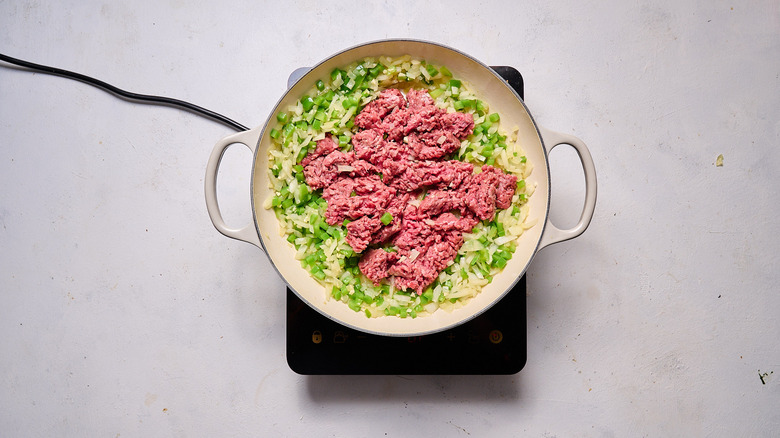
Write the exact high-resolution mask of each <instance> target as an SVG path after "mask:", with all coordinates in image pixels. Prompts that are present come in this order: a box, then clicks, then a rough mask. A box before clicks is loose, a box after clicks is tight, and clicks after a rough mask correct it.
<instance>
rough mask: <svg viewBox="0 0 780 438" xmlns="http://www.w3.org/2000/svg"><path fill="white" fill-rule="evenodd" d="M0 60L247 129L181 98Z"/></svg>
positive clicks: (27, 63)
mask: <svg viewBox="0 0 780 438" xmlns="http://www.w3.org/2000/svg"><path fill="white" fill-rule="evenodd" d="M0 60H1V61H5V62H7V63H9V64H15V65H18V66H20V67H24V68H28V69H31V70H35V71H39V72H41V73H48V74H51V75H55V76H62V77H66V78H69V79H74V80H77V81H81V82H84V83H87V84H89V85H92V86H95V87H97V88H100V89H102V90H104V91H108V92H109V93H112V94H114V95H116V96H119V97H121V98H124V99H127V100H130V101H133V102H140V103H149V104H157V105H168V106H174V107H178V108H182V109H185V110H187V111H191V112H193V113H195V114H198V115H201V116H205V117H208V118H210V119H213V120H216V121H218V122H221V123H224V124H225V125H228V126H230V127H231V128H233V129H235V130H237V131H248V130H249V128H247V127H246V126H244V125H242V124H240V123H238V122H235V121H233V120H231V119H229V118H227V117H225V116H223V115H221V114H217V113H215V112H214V111H211V110H208V109H206V108H202V107H199V106H198V105H194V104H192V103H189V102H185V101H183V100H178V99H172V98H170V97H163V96H152V95H148V94H138V93H132V92H130V91H125V90H122V89H121V88H117V87H115V86H113V85H111V84H107V83H105V82H103V81H101V80H98V79H95V78H91V77H89V76H85V75H83V74H81V73H75V72H72V71H68V70H63V69H60V68H56V67H49V66H46V65H40V64H35V63H32V62H28V61H23V60H21V59H16V58H12V57H10V56H7V55H3V54H2V53H0Z"/></svg>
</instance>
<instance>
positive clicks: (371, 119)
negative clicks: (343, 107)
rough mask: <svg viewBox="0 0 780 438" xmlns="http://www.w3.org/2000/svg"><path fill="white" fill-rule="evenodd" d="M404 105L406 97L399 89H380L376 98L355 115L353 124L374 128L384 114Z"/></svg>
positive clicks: (364, 127)
mask: <svg viewBox="0 0 780 438" xmlns="http://www.w3.org/2000/svg"><path fill="white" fill-rule="evenodd" d="M405 107H406V99H405V98H404V95H403V93H401V90H397V89H395V88H388V89H386V90H382V91H381V92H380V93H379V96H377V98H376V99H374V100H372V101H371V102H369V104H368V105H366V106H365V107H364V108H363V110H362V111H360V114H358V115H357V116H355V125H357V126H358V127H360V128H363V129H370V128H376V127H378V125H379V124H380V123H381V121H382V119H383V118H384V117H385V116H386V115H388V114H390V113H391V112H392V111H393V110H396V109H400V108H405Z"/></svg>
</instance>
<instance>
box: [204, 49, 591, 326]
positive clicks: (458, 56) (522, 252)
mask: <svg viewBox="0 0 780 438" xmlns="http://www.w3.org/2000/svg"><path fill="white" fill-rule="evenodd" d="M403 55H411V56H412V57H419V58H422V59H425V60H426V61H427V62H429V63H432V64H436V65H444V66H446V67H447V68H448V69H450V70H451V71H452V73H453V75H454V76H455V77H457V78H459V79H461V80H463V81H465V82H468V83H469V84H470V85H471V87H472V88H473V89H474V91H475V92H476V94H477V95H478V96H479V97H480V98H481V99H482V100H483V101H485V102H487V103H488V104H489V106H490V109H491V112H493V111H495V112H498V113H499V114H501V124H502V126H504V127H505V128H507V129H511V128H512V127H514V126H517V127H518V128H519V132H518V140H517V141H518V143H519V144H520V146H521V147H522V148H523V150H524V151H525V154H526V156H527V157H528V160H529V161H530V162H531V163H532V164H533V166H534V167H533V173H532V174H531V176H530V177H529V178H526V183H527V184H534V185H535V186H536V189H535V191H534V194H533V195H532V196H531V197H530V198H529V204H530V212H529V217H528V220H529V221H533V220H536V221H537V223H536V225H535V226H534V227H532V228H530V229H529V230H526V231H525V232H524V233H523V235H522V236H520V238H518V240H517V249H516V251H515V253H514V255H513V257H512V259H511V260H510V261H509V263H508V264H507V266H506V267H505V268H504V270H503V271H502V272H501V273H500V274H498V275H496V276H495V277H494V278H493V281H492V282H491V283H490V284H488V285H487V286H485V287H484V288H483V290H482V292H481V293H480V294H478V295H477V296H476V297H474V298H472V299H471V300H470V301H469V302H468V303H467V304H466V305H465V306H464V307H462V308H460V309H456V310H454V311H452V312H446V311H443V310H438V311H436V312H434V313H433V314H432V315H429V316H424V317H418V318H414V319H412V318H403V319H402V318H398V317H394V316H387V317H379V318H367V317H366V316H365V315H364V314H363V312H355V311H353V310H351V309H350V308H349V307H348V306H347V305H346V304H344V303H342V302H339V301H335V300H327V299H326V291H325V288H324V287H323V286H321V285H320V284H319V283H317V281H316V280H315V279H314V278H313V277H312V276H311V275H310V274H309V272H308V271H306V270H305V269H304V268H302V267H301V265H300V263H299V262H298V261H297V260H295V250H294V249H293V248H292V246H291V245H290V244H289V243H288V242H287V241H286V240H285V237H284V236H281V235H280V234H279V225H278V221H277V219H276V217H275V215H274V212H273V210H266V209H264V208H263V202H264V201H265V199H266V198H267V197H272V196H274V193H273V191H272V190H271V189H270V188H269V183H268V170H269V168H268V150H269V148H270V147H271V139H270V136H269V131H270V128H271V126H272V123H273V122H272V121H273V118H274V117H275V115H276V113H277V112H279V111H280V110H281V109H282V108H287V106H288V105H291V104H294V103H295V102H296V101H297V100H298V99H300V98H301V96H302V95H303V94H304V93H305V92H306V91H307V90H309V89H310V88H311V86H312V85H313V84H314V83H315V82H316V81H317V80H318V79H321V78H325V77H327V76H328V75H329V74H330V72H331V71H332V70H333V69H334V68H336V67H344V66H346V65H348V64H350V63H352V62H354V61H358V60H361V59H363V58H365V57H379V56H392V57H396V56H403ZM233 144H243V145H244V146H246V147H248V148H249V149H250V150H251V151H252V152H253V154H254V163H253V167H252V178H251V198H252V199H251V203H252V210H253V217H254V222H253V223H251V224H248V225H246V226H245V227H243V228H239V229H233V228H228V227H227V226H226V224H225V222H224V220H223V219H222V215H221V213H220V210H219V205H218V203H217V190H216V179H217V172H218V170H219V164H220V160H221V159H222V156H223V154H224V152H225V150H226V149H227V148H228V147H230V146H231V145H233ZM560 144H568V145H571V146H572V147H574V149H575V150H576V151H577V153H578V154H579V157H580V160H581V162H582V167H583V170H584V174H585V203H584V207H583V210H582V214H581V217H580V220H579V222H578V223H577V225H575V226H574V227H573V228H571V229H568V230H562V229H559V228H557V227H555V226H554V225H553V224H552V223H551V222H550V221H549V218H548V214H549V203H550V169H549V163H548V154H549V153H550V151H551V150H552V149H553V148H554V147H556V146H558V145H560ZM205 186H206V206H207V209H208V213H209V216H210V217H211V221H212V222H213V224H214V226H215V227H216V228H217V230H218V231H219V232H220V233H222V234H224V235H225V236H227V237H230V238H234V239H238V240H242V241H245V242H248V243H251V244H253V245H256V246H257V247H259V248H261V249H263V250H264V251H265V252H266V254H267V255H268V258H269V259H270V261H271V263H272V264H273V266H274V267H275V268H276V270H277V271H278V272H279V275H281V276H282V278H283V279H284V281H285V282H286V283H287V284H288V285H289V287H290V288H291V289H292V290H293V291H294V292H295V293H296V294H297V295H298V296H299V297H300V298H301V299H302V300H303V301H304V302H306V303H307V304H308V305H310V306H311V307H313V308H314V309H316V310H317V311H318V312H320V313H322V314H323V315H325V316H327V317H329V318H331V319H334V320H336V321H337V322H339V323H341V324H343V325H345V326H348V327H352V328H354V329H357V330H360V331H364V332H368V333H373V334H379V335H387V336H417V335H425V334H430V333H435V332H439V331H443V330H446V329H448V328H451V327H453V326H456V325H459V324H462V323H464V322H466V321H469V320H471V319H472V318H474V317H476V316H477V315H479V314H481V313H482V312H484V311H485V310H487V309H488V308H489V307H490V306H492V305H493V304H495V303H496V302H498V301H499V300H500V299H501V298H502V297H503V296H504V295H505V294H506V293H507V292H508V291H509V290H511V289H512V286H514V284H515V282H516V281H517V280H518V279H519V278H520V277H522V276H523V274H524V273H525V271H526V269H528V266H529V265H530V263H531V260H533V257H534V255H535V254H536V253H537V252H538V251H539V250H541V249H542V248H544V247H546V246H548V245H551V244H553V243H558V242H562V241H564V240H568V239H572V238H574V237H577V236H579V235H580V234H582V233H583V232H584V231H585V229H586V228H587V227H588V225H589V223H590V220H591V218H592V217H593V211H594V209H595V206H596V172H595V168H594V165H593V159H592V158H591V155H590V152H589V151H588V149H587V147H586V146H585V144H584V143H583V142H582V141H581V140H580V139H578V138H576V137H573V136H570V135H564V134H559V133H556V132H553V131H550V130H547V129H544V128H542V127H540V126H539V125H537V124H536V122H535V121H534V119H533V117H531V114H530V112H529V110H528V108H527V107H526V106H525V104H524V102H523V101H522V100H521V99H520V97H519V96H518V95H517V94H516V93H515V91H514V90H513V89H512V88H511V87H510V86H509V85H508V84H507V83H506V82H505V81H504V80H503V79H502V78H501V77H500V76H499V75H498V74H496V73H495V72H494V71H493V70H492V69H490V68H489V67H488V66H487V65H485V64H483V63H481V62H479V61H477V60H476V59H474V58H472V57H471V56H468V55H466V54H464V53H462V52H459V51H457V50H455V49H452V48H449V47H446V46H443V45H440V44H435V43H430V42H425V41H416V40H382V41H376V42H371V43H366V44H362V45H359V46H356V47H352V48H350V49H347V50H344V51H342V52H339V53H336V54H335V55H333V56H331V57H329V58H327V59H325V60H324V61H322V62H321V63H319V64H317V65H316V66H315V67H313V68H312V69H311V70H310V71H309V72H308V73H306V74H305V75H304V76H303V77H301V78H300V79H299V80H298V81H297V82H296V83H295V84H294V85H293V86H292V87H291V88H290V89H289V90H287V92H286V93H285V94H284V96H282V98H281V99H280V100H279V101H278V102H277V104H276V106H275V107H274V109H273V110H272V111H271V113H270V115H269V117H268V120H267V121H266V123H265V125H263V126H258V127H256V128H254V129H251V130H249V131H244V132H241V133H238V134H234V135H231V136H228V137H225V138H224V139H222V140H220V141H219V142H218V143H217V144H216V145H215V147H214V150H213V151H212V153H211V156H210V158H209V161H208V165H207V170H206V178H205ZM278 293H284V290H279V291H278Z"/></svg>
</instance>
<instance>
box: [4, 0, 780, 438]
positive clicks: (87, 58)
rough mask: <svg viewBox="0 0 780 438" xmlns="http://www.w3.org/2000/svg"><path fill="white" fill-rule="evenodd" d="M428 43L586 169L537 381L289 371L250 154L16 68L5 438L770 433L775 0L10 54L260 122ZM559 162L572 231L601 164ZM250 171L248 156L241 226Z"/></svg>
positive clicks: (270, 30)
mask: <svg viewBox="0 0 780 438" xmlns="http://www.w3.org/2000/svg"><path fill="white" fill-rule="evenodd" d="M407 37H408V38H415V39H423V40H430V41H435V42H440V43H443V44H447V45H450V46H452V47H456V48H458V49H460V50H462V51H464V52H466V53H468V54H470V55H472V56H474V57H476V58H478V59H480V60H481V61H483V62H485V63H486V64H491V65H497V64H504V65H511V66H514V67H516V68H517V69H518V70H519V71H520V72H521V73H522V74H523V76H524V79H525V89H526V93H525V96H526V104H527V105H528V107H529V109H530V110H531V112H532V114H533V116H534V117H535V119H536V120H537V121H538V122H539V123H540V124H542V125H543V126H545V127H549V128H552V129H555V130H557V131H560V132H564V133H569V134H574V135H576V136H578V137H580V138H581V139H583V140H584V141H585V143H586V144H587V145H588V146H589V148H590V151H591V154H592V155H593V158H594V160H595V163H596V169H597V174H598V182H599V186H598V204H597V208H596V213H595V216H594V219H593V222H592V223H591V225H590V228H589V229H588V230H587V231H586V232H585V234H583V235H582V236H580V237H578V238H576V239H574V240H571V241H568V242H564V243H560V244H556V245H553V246H551V247H549V248H546V249H544V250H542V251H541V252H540V253H539V254H538V255H537V257H536V258H535V259H534V261H533V263H532V265H531V268H530V269H529V271H528V295H527V303H528V361H527V364H526V366H525V368H524V369H523V370H522V371H521V372H520V373H518V374H516V375H512V376H476V377H474V376H471V377H469V376H438V377H437V376H375V377H368V376H350V377H328V376H321V377H308V376H300V375H297V374H295V373H294V372H292V371H291V370H290V369H289V367H288V366H287V363H286V358H285V317H284V310H285V294H284V283H283V282H282V280H281V279H280V278H279V277H278V276H277V274H276V272H275V271H274V269H273V267H272V266H271V264H270V262H269V261H268V259H267V258H266V257H265V255H264V254H263V253H262V252H261V251H259V250H258V249H257V248H255V247H253V246H251V245H248V244H245V243H242V242H238V241H234V240H230V239H227V238H225V237H223V236H222V235H220V234H219V233H217V232H216V231H215V229H214V228H213V226H212V225H211V222H210V221H209V218H208V216H207V214H206V209H205V203H204V196H203V184H204V181H203V180H204V173H205V164H206V161H207V159H208V156H209V153H210V152H211V148H212V147H213V145H214V144H215V143H216V142H217V141H218V140H219V139H221V138H223V137H224V136H226V135H229V134H231V133H232V132H233V131H232V130H231V129H230V128H228V127H226V126H223V125H220V124H218V123H215V122H213V121H210V120H207V119H204V118H201V117H199V116H196V115H194V114H191V113H188V112H184V111H180V110H177V109H174V108H169V107H160V106H148V105H142V104H138V103H130V102H127V101H123V100H120V99H117V98H116V97H114V96H112V95H110V94H108V93H105V92H103V91H101V90H98V89H96V88H93V87H91V86H88V85H85V84H83V83H80V82H76V81H71V80H67V79H63V78H59V77H54V76H49V75H45V74H39V73H31V72H28V71H24V70H22V69H18V68H16V67H12V66H10V65H8V64H4V63H3V64H2V65H0V145H1V146H0V186H1V187H2V191H1V192H0V249H2V252H1V253H0V303H2V304H0V388H1V390H0V435H2V436H112V437H113V436H123V437H124V436H285V437H287V436H290V437H297V436H390V437H401V436H488V434H489V435H490V436H539V437H553V436H559V437H570V436H587V437H591V436H617V437H624V436H727V437H731V436H767V437H768V436H778V434H780V409H778V406H780V348H778V340H779V339H780V336H779V335H780V322H778V315H780V294H778V280H779V279H780V274H779V272H780V264H779V263H778V260H779V259H778V249H780V237H778V236H779V234H778V233H780V219H778V217H780V207H779V206H780V196H778V190H777V188H778V186H780V173H778V169H780V153H779V152H778V146H780V76H779V75H780V3H778V2H776V1H771V0H769V1H750V2H741V3H740V2H731V3H729V2H722V1H716V2H679V1H671V0H669V1H654V2H643V3H641V4H640V3H637V2H623V1H609V2H581V1H565V2H514V1H503V2H464V1H457V2H449V3H447V6H446V7H443V6H442V5H441V4H438V3H436V2H427V3H426V2H388V1H386V2H352V1H342V2H337V3H336V4H333V5H328V6H327V7H325V6H323V5H322V4H321V3H318V2H313V1H289V2H256V1H255V2H252V1H250V2H194V4H190V3H187V2H181V1H175V0H170V1H162V2H158V1H139V2H99V1H92V0H90V1H61V2H39V1H5V2H0V53H4V54H7V55H10V56H14V57H18V58H22V59H26V60H29V61H32V62H37V63H41V64H47V65H52V66H56V67H60V68H64V69H69V70H74V71H77V72H80V73H83V74H87V75H90V76H94V77H97V78H99V79H102V80H104V81H106V82H109V83H111V84H113V85H116V86H119V87H121V88H125V89H127V90H131V91H135V92H139V93H146V94H158V95H164V96H170V97H174V98H178V99H183V100H187V101H190V102H193V103H196V104H198V105H201V106H203V107H206V108H209V109H211V110H214V111H216V112H219V113H222V114H225V115H226V116H228V117H231V118H233V119H235V120H237V121H239V122H240V123H243V124H245V125H248V126H251V127H254V126H258V125H261V124H263V123H264V122H265V120H266V118H267V117H268V114H269V112H270V111H271V109H272V108H273V106H274V105H275V103H276V101H277V100H278V99H279V97H281V95H282V94H283V93H284V91H285V86H286V79H287V76H288V75H289V74H290V72H292V71H293V70H294V69H295V68H297V67H301V66H307V65H312V64H314V63H316V62H319V61H321V60H322V59H324V58H326V57H327V56H329V55H330V54H332V53H334V52H336V51H338V50H341V49H344V48H347V47H350V46H353V45H355V44H358V43H361V42H366V41H371V40H377V39H382V38H407ZM719 155H722V156H723V163H722V166H718V165H716V159H717V157H718V156H719ZM550 161H551V172H552V186H553V198H552V204H553V206H552V211H551V215H552V218H553V220H554V221H555V222H556V223H558V224H560V225H562V226H567V225H571V224H573V223H575V222H576V219H577V215H578V214H579V208H580V207H579V206H580V205H581V203H582V199H583V196H584V194H583V193H584V192H583V177H582V171H581V170H580V167H579V162H578V160H577V159H576V155H575V154H574V153H573V152H572V150H571V149H565V148H563V147H562V148H558V149H556V150H555V151H553V153H552V154H551V157H550ZM250 166H251V155H250V153H249V151H247V150H244V149H239V148H231V149H229V150H228V153H227V154H226V156H225V160H224V164H223V167H222V170H221V172H220V176H219V184H220V186H219V195H220V201H221V205H222V209H223V212H224V215H225V217H226V219H227V221H228V222H229V223H230V224H235V225H242V224H244V223H247V222H248V221H250V220H251V213H250V206H249V181H250V177H251V175H250V173H251V169H250Z"/></svg>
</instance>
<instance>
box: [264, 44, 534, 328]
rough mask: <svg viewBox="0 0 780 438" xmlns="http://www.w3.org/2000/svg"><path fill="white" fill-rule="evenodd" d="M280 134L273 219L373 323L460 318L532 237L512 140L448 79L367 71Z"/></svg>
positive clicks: (349, 71) (394, 63) (346, 78)
mask: <svg viewBox="0 0 780 438" xmlns="http://www.w3.org/2000/svg"><path fill="white" fill-rule="evenodd" d="M276 121H277V123H276V124H275V126H274V127H272V128H271V130H270V133H269V134H270V137H271V138H272V140H273V147H272V148H271V150H270V151H269V163H270V164H269V165H270V172H269V175H270V176H269V177H270V184H271V188H272V189H273V191H274V196H273V197H271V198H269V199H267V200H266V203H265V207H266V208H273V209H274V211H275V213H276V217H277V218H278V219H279V224H280V232H281V233H282V234H283V235H285V236H286V238H287V241H288V242H289V243H290V244H291V245H293V246H294V247H295V249H296V257H297V258H298V259H299V260H300V263H301V265H302V266H303V267H304V268H305V269H307V270H308V271H309V272H310V273H311V275H312V276H314V277H315V278H316V279H317V280H318V281H319V282H320V283H321V284H323V285H324V286H325V288H326V290H327V291H328V293H329V294H330V297H329V298H330V299H335V300H340V301H342V302H344V303H345V304H346V305H348V306H349V307H350V308H351V309H353V310H355V311H362V312H364V313H365V314H366V316H367V317H378V316H383V315H390V316H398V317H402V318H405V317H413V318H414V317H418V316H424V315H427V314H431V313H433V312H434V311H436V310H437V309H443V310H445V311H447V310H452V309H453V308H457V307H458V306H462V305H463V304H464V303H465V301H466V300H468V299H469V298H471V297H473V296H475V295H476V294H478V293H479V291H480V290H481V288H482V287H483V286H484V285H486V284H488V283H490V281H491V280H492V278H493V276H494V275H496V274H498V273H499V272H500V271H501V270H502V269H503V268H504V267H505V266H506V264H507V262H508V260H510V259H511V257H512V253H513V252H514V248H515V240H516V239H517V238H518V237H519V236H520V235H521V234H522V233H523V231H524V230H525V229H528V228H530V227H531V226H533V224H532V223H527V222H526V217H527V215H528V205H527V201H528V197H529V196H531V195H532V193H533V187H531V186H529V185H526V184H525V179H526V178H527V176H528V175H529V174H530V172H531V164H530V163H528V162H527V160H526V158H525V156H524V154H523V151H522V149H521V147H520V145H518V144H517V143H516V141H515V135H514V133H512V132H506V130H505V129H504V128H503V127H502V126H501V118H500V115H499V114H498V113H496V112H491V111H490V108H489V106H488V103H487V102H483V101H482V100H480V99H479V97H478V96H477V95H475V94H474V93H473V92H472V91H471V90H470V88H469V85H468V84H466V83H464V82H461V81H460V80H458V79H457V78H455V77H453V74H452V73H451V72H450V71H449V70H448V69H447V68H446V67H445V66H437V65H433V64H429V63H426V62H425V61H424V60H420V59H413V58H411V57H409V56H405V57H399V58H386V57H380V58H367V59H363V60H361V61H360V62H357V63H353V64H351V65H349V66H346V67H344V68H343V69H336V70H334V71H333V72H332V73H331V75H330V77H329V78H322V79H321V80H318V81H317V82H316V83H315V84H314V86H313V87H312V88H311V89H310V91H309V92H308V93H307V94H306V95H304V96H303V97H301V99H300V100H298V101H297V102H296V104H295V105H292V106H290V107H289V108H286V109H285V110H283V111H281V112H279V113H278V114H277V115H276Z"/></svg>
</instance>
